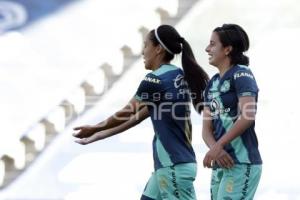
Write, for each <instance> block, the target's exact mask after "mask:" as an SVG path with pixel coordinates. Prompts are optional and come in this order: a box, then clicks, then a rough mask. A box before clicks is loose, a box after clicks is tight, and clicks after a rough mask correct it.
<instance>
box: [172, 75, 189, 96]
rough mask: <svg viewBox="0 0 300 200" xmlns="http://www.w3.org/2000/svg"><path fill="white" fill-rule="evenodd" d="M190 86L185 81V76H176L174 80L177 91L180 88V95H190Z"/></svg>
mask: <svg viewBox="0 0 300 200" xmlns="http://www.w3.org/2000/svg"><path fill="white" fill-rule="evenodd" d="M187 86H188V84H187V82H186V81H185V80H184V76H183V75H181V74H178V75H177V76H176V78H175V79H174V87H175V88H176V89H178V88H180V89H179V90H178V93H179V94H181V95H185V94H189V90H188V87H187Z"/></svg>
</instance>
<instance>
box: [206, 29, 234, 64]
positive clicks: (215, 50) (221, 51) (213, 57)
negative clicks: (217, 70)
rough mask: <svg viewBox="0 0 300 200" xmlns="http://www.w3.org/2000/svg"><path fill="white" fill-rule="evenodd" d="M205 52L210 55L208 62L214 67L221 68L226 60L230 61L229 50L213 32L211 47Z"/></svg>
mask: <svg viewBox="0 0 300 200" xmlns="http://www.w3.org/2000/svg"><path fill="white" fill-rule="evenodd" d="M205 51H206V52H207V53H208V56H209V57H208V62H209V64H211V65H213V66H216V67H218V66H220V65H222V63H224V61H225V60H226V59H229V57H228V56H226V55H228V53H229V52H228V48H224V47H223V45H222V43H221V41H220V38H219V35H218V34H217V33H216V32H213V33H212V35H211V37H210V42H209V45H208V46H207V47H206V49H205Z"/></svg>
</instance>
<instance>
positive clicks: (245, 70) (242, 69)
mask: <svg viewBox="0 0 300 200" xmlns="http://www.w3.org/2000/svg"><path fill="white" fill-rule="evenodd" d="M232 74H233V79H237V78H242V77H248V78H251V79H254V76H253V73H252V71H251V69H250V68H249V67H248V66H245V65H236V66H235V69H234V71H233V73H232Z"/></svg>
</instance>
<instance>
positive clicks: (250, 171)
mask: <svg viewBox="0 0 300 200" xmlns="http://www.w3.org/2000/svg"><path fill="white" fill-rule="evenodd" d="M261 171H262V166H261V165H250V164H236V165H235V166H234V167H233V168H231V169H224V168H217V169H213V171H212V177H211V199H212V200H252V199H253V197H254V194H255V191H256V189H257V186H258V183H259V180H260V176H261Z"/></svg>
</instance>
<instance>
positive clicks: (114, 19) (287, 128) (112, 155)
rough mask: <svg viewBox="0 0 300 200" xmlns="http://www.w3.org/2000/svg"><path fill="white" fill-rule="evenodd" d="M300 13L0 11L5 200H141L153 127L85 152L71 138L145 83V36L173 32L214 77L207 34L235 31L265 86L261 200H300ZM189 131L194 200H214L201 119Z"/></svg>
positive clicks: (14, 5) (151, 7) (272, 8)
mask: <svg viewBox="0 0 300 200" xmlns="http://www.w3.org/2000/svg"><path fill="white" fill-rule="evenodd" d="M299 9H300V3H299V2H298V1H296V0H264V1H259V0H251V1H250V0H143V1H140V0H126V1H122V0H110V1H103V0H47V1H41V0H0V92H1V98H0V111H1V112H0V121H1V132H0V136H1V139H0V158H1V159H0V199H1V200H2V199H3V200H4V199H10V200H43V199H45V200H46V199H47V200H52V199H53V200H54V199H66V200H73V199H78V200H82V199H88V200H90V199H91V200H92V199H104V200H107V199H109V200H110V199H112V200H114V199H138V198H139V196H140V194H141V193H142V190H143V188H144V186H145V184H146V181H147V180H148V178H149V176H150V174H151V171H152V170H153V167H152V165H153V163H152V154H151V140H152V134H153V131H152V127H151V123H150V121H149V120H147V121H145V122H143V123H142V124H140V125H139V126H137V127H135V128H133V129H131V130H129V131H127V132H126V133H124V134H121V135H118V136H115V137H112V138H109V139H107V140H105V141H100V142H97V143H94V144H91V145H88V146H80V145H78V144H75V143H74V142H73V138H72V137H71V134H72V127H74V126H77V125H82V124H95V123H97V122H99V121H101V120H102V119H104V118H105V117H107V116H109V115H110V114H112V113H113V112H114V111H116V110H118V109H119V108H121V107H122V106H123V105H124V104H125V103H127V101H128V100H129V99H130V97H131V96H132V95H133V94H134V92H135V89H136V88H137V86H138V84H139V82H140V80H141V79H142V78H143V76H144V75H145V74H146V71H145V70H144V66H143V62H142V60H141V59H140V52H141V47H142V42H143V38H144V36H145V34H146V33H147V32H148V31H149V30H151V29H153V28H155V27H157V26H158V25H159V24H172V25H174V26H176V28H177V29H178V30H179V32H180V33H181V34H182V35H183V36H184V37H185V38H186V39H187V40H188V41H189V42H190V43H191V45H192V47H193V49H194V51H195V55H196V57H197V60H198V61H199V63H200V64H201V65H202V66H203V67H204V68H205V69H206V70H207V71H208V72H209V74H210V75H213V74H214V73H215V72H216V70H215V69H214V68H213V67H211V66H209V64H208V62H207V54H206V52H205V51H204V49H205V47H206V45H207V44H208V41H209V37H210V34H211V31H212V30H213V28H215V27H216V26H220V25H222V24H223V23H237V24H240V25H241V26H242V27H244V28H245V30H246V31H247V32H248V34H249V37H250V41H251V47H250V51H249V52H248V55H249V56H250V67H251V68H252V70H253V72H254V74H255V76H256V78H257V81H258V84H259V87H260V98H259V99H260V100H259V105H258V106H259V107H258V108H259V109H258V115H257V128H256V129H257V134H258V137H259V141H260V150H261V153H262V156H263V160H264V165H263V169H264V170H263V175H262V179H261V183H260V185H259V189H258V192H257V195H256V197H255V199H256V200H300V192H299V191H300V183H299V178H300V176H299V174H298V171H299V168H300V165H299V164H300V161H299V158H297V157H298V156H297V155H298V152H299V148H298V146H299V144H298V141H299V132H298V131H297V130H298V126H297V124H298V120H299V116H298V114H299V111H300V108H299V106H298V103H297V100H298V99H299V97H300V95H299V88H298V87H299V84H300V80H299V78H298V72H299V71H298V68H299V66H298V62H297V58H298V48H299V46H300V40H299V35H300V14H299V13H300V12H299ZM176 63H178V64H180V58H177V60H176ZM297 88H298V89H297ZM297 91H298V92H297ZM192 120H193V126H194V128H193V129H194V139H193V140H194V146H195V150H196V153H197V158H198V163H199V164H198V167H199V168H198V177H197V181H196V183H195V186H196V191H197V195H198V199H209V179H210V170H208V169H204V168H203V167H202V165H201V162H202V158H203V156H204V154H205V153H206V151H207V148H206V147H205V145H204V143H203V141H202V139H201V116H198V115H197V114H196V113H194V112H193V114H192ZM297 132H298V135H297Z"/></svg>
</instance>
